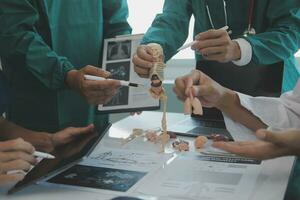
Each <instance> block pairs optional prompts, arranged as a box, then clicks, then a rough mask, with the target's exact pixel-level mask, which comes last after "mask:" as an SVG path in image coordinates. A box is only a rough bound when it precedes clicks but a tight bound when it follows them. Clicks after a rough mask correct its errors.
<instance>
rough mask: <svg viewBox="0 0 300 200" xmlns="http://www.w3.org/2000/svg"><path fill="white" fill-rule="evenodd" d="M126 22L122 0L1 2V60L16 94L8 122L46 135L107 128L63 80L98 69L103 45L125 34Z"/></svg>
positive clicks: (125, 8) (91, 107) (92, 109)
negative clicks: (90, 68)
mask: <svg viewBox="0 0 300 200" xmlns="http://www.w3.org/2000/svg"><path fill="white" fill-rule="evenodd" d="M127 17H128V7H127V2H126V0H84V1H83V0H21V1H20V0H1V2H0V44H1V45H0V56H1V60H2V65H3V68H4V72H5V74H6V76H7V77H8V81H9V85H10V87H11V89H12V90H13V91H14V93H15V96H14V101H13V102H12V104H11V105H10V107H9V109H8V112H7V116H8V118H9V119H10V120H11V121H13V122H15V123H17V124H19V125H21V126H23V127H26V128H29V129H32V130H39V131H49V132H54V131H57V130H59V129H61V128H64V127H68V126H85V125H87V124H90V123H94V124H95V126H96V127H101V126H102V125H103V124H105V123H107V121H108V116H95V114H94V111H95V107H94V106H89V105H88V104H87V102H86V100H85V99H83V98H82V97H81V96H80V95H79V94H78V93H77V92H75V91H72V90H70V89H69V88H67V86H66V85H65V81H64V79H65V75H66V73H67V72H68V71H69V70H72V69H80V68H82V67H84V66H86V65H94V66H101V57H102V47H103V39H105V38H110V37H114V36H116V35H122V34H129V33H130V32H131V28H130V26H129V24H128V23H127Z"/></svg>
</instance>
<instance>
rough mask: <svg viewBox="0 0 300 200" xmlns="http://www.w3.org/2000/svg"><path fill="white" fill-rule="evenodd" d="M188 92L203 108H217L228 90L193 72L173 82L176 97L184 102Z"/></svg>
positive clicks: (199, 72)
mask: <svg viewBox="0 0 300 200" xmlns="http://www.w3.org/2000/svg"><path fill="white" fill-rule="evenodd" d="M190 90H192V93H193V95H194V97H197V98H198V99H199V100H200V101H201V103H202V105H203V106H204V107H208V108H210V107H217V108H219V107H220V105H221V104H224V102H223V99H225V96H226V94H227V93H228V92H230V90H228V89H227V88H224V87H222V86H221V85H220V84H218V83H217V82H216V81H214V80H213V79H211V78H210V77H209V76H207V75H206V74H204V73H203V72H201V71H199V70H193V71H191V73H190V74H188V75H185V76H182V77H179V78H177V79H176V80H175V86H174V87H173V91H174V92H175V94H176V95H177V97H178V98H179V99H180V100H182V101H184V100H185V99H186V98H187V97H189V94H190Z"/></svg>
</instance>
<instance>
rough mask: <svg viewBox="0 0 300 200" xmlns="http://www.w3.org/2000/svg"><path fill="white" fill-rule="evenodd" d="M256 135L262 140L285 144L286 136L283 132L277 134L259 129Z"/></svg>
mask: <svg viewBox="0 0 300 200" xmlns="http://www.w3.org/2000/svg"><path fill="white" fill-rule="evenodd" d="M256 136H257V138H259V139H261V140H264V141H267V142H271V143H274V144H283V141H284V138H285V137H284V135H283V134H276V133H273V132H271V131H268V130H265V129H261V130H258V131H257V132H256Z"/></svg>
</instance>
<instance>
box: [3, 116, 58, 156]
mask: <svg viewBox="0 0 300 200" xmlns="http://www.w3.org/2000/svg"><path fill="white" fill-rule="evenodd" d="M0 130H1V135H0V138H1V140H11V139H16V138H19V137H21V138H23V139H24V140H25V141H27V142H29V143H31V144H32V145H33V146H34V147H35V148H36V149H37V150H46V151H48V150H52V146H53V144H52V140H51V135H50V134H47V133H44V132H36V131H31V130H28V129H25V128H23V127H20V126H18V125H16V124H14V123H11V122H9V121H7V120H6V119H4V118H0Z"/></svg>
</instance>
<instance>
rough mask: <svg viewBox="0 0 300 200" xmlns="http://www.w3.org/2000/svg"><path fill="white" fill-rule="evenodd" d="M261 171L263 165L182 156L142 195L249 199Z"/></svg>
mask: <svg viewBox="0 0 300 200" xmlns="http://www.w3.org/2000/svg"><path fill="white" fill-rule="evenodd" d="M260 170H261V166H260V165H256V164H249V165H245V164H236V163H226V162H211V161H203V160H196V159H194V158H193V159H190V158H184V157H178V158H176V159H175V160H174V161H173V162H171V163H170V164H169V165H167V166H166V167H165V168H164V169H163V170H160V171H159V172H158V173H157V174H156V175H155V176H153V177H151V178H150V179H148V180H147V183H146V184H144V185H143V186H141V187H139V189H138V192H139V193H140V194H145V195H155V196H160V197H170V198H174V199H175V198H176V199H195V200H199V199H209V200H218V199H223V200H232V199H239V200H246V199H249V197H250V195H251V194H252V192H253V189H254V186H255V183H256V178H257V176H258V175H259V173H260ZM241 194H242V195H241Z"/></svg>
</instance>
